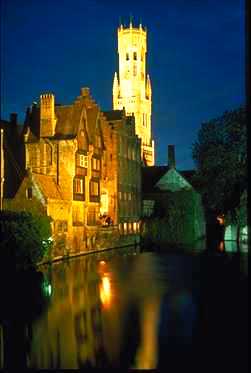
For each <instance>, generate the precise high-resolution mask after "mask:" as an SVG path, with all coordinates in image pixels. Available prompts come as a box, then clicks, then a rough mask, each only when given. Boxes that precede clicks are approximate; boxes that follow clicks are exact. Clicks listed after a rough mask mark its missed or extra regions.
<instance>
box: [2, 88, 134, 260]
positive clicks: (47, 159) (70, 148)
mask: <svg viewBox="0 0 251 373" xmlns="http://www.w3.org/2000/svg"><path fill="white" fill-rule="evenodd" d="M118 114H119V115H118ZM23 133H24V149H25V166H24V167H25V170H26V176H25V177H24V179H23V181H22V183H21V185H20V187H19V189H18V191H17V193H16V195H15V198H14V199H13V200H11V201H8V202H9V205H8V208H11V209H14V210H15V209H17V210H23V209H25V210H32V211H34V212H35V211H37V212H39V213H42V214H46V215H48V216H50V217H51V218H52V229H53V238H54V240H55V242H56V243H57V245H55V247H54V255H55V256H60V255H64V254H65V250H69V251H70V252H78V251H85V250H93V249H98V248H104V247H115V246H120V245H121V242H120V241H121V240H122V241H124V240H126V239H127V238H128V239H129V238H130V237H125V235H128V234H134V233H138V231H139V219H140V215H141V193H140V185H141V179H140V175H141V160H140V140H139V138H138V136H136V135H135V124H134V118H133V117H127V116H126V115H125V112H124V111H119V113H118V112H116V111H111V112H106V113H104V112H102V111H101V109H100V107H99V106H98V105H97V104H96V102H95V101H94V100H93V98H92V97H91V95H90V91H89V88H82V89H81V94H80V96H78V97H77V98H76V99H75V101H74V102H73V103H72V104H70V105H57V104H55V98H54V95H52V94H43V95H41V96H40V102H39V104H37V103H34V104H33V105H32V106H31V107H30V108H29V110H27V115H26V119H25V124H24V131H23ZM122 151H123V152H124V153H125V154H122V153H121V152H122ZM6 203H7V202H6ZM5 206H6V207H7V204H5ZM122 226H123V229H121V227H122ZM131 239H132V240H133V242H134V240H135V239H133V238H131ZM123 243H124V242H123ZM125 244H127V242H125Z"/></svg>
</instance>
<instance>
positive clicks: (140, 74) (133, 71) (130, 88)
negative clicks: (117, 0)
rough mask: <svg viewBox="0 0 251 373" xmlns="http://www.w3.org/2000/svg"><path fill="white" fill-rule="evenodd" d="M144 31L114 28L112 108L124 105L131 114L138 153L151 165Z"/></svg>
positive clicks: (152, 151) (152, 145) (150, 101)
mask: <svg viewBox="0 0 251 373" xmlns="http://www.w3.org/2000/svg"><path fill="white" fill-rule="evenodd" d="M146 37H147V32H146V30H144V29H143V28H142V25H141V24H140V25H139V27H138V28H137V27H133V26H132V23H131V22H130V26H129V27H128V28H124V27H123V26H122V25H120V27H119V28H118V54H119V76H117V73H115V75H114V80H113V109H114V110H121V109H123V107H124V108H125V111H126V114H127V115H132V114H134V116H135V127H136V134H137V135H138V136H139V137H140V138H141V144H142V145H141V157H142V159H143V160H144V162H145V164H146V165H147V166H152V165H154V141H153V140H152V134H151V106H152V90H151V82H150V77H149V75H146V52H147V40H146Z"/></svg>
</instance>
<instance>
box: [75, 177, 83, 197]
mask: <svg viewBox="0 0 251 373" xmlns="http://www.w3.org/2000/svg"><path fill="white" fill-rule="evenodd" d="M74 192H75V193H78V194H83V193H84V180H83V179H80V178H76V179H75V180H74Z"/></svg>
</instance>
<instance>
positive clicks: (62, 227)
mask: <svg viewBox="0 0 251 373" xmlns="http://www.w3.org/2000/svg"><path fill="white" fill-rule="evenodd" d="M67 230H68V226H67V221H66V220H58V221H57V222H56V231H57V233H64V232H67Z"/></svg>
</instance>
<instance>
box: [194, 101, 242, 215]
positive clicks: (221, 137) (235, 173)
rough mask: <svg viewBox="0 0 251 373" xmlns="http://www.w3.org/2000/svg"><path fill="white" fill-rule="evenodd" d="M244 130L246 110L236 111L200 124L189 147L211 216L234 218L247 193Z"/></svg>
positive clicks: (197, 178) (197, 179)
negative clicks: (243, 196) (195, 136)
mask: <svg viewBox="0 0 251 373" xmlns="http://www.w3.org/2000/svg"><path fill="white" fill-rule="evenodd" d="M246 130H247V129H246V110H245V108H244V107H240V108H239V109H236V110H233V111H230V112H225V113H224V114H223V115H222V116H221V117H219V118H217V119H213V120H211V121H209V122H207V123H203V124H202V125H201V128H200V130H199V133H198V138H197V141H196V142H195V143H194V144H193V146H192V156H193V159H194V161H195V163H196V166H197V173H196V176H195V178H196V181H197V182H198V183H199V185H200V191H201V193H202V198H203V201H204V204H205V206H206V207H207V209H208V210H209V211H211V212H213V213H216V214H227V213H228V214H230V215H233V216H234V215H235V214H236V209H238V207H239V205H240V198H241V195H242V194H243V192H244V191H245V190H246V189H247V140H246V139H247V134H246Z"/></svg>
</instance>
